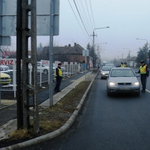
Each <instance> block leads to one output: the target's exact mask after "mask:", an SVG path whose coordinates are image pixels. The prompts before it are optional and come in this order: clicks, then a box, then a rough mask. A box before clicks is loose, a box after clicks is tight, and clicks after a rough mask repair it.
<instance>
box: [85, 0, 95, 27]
mask: <svg viewBox="0 0 150 150" xmlns="http://www.w3.org/2000/svg"><path fill="white" fill-rule="evenodd" d="M85 4H86V8H87V12H88V16H89V19H90V23H91V27H92V29H94V23H93V24H92V19H91V15H90V12H89V7H88V4H87V0H85Z"/></svg>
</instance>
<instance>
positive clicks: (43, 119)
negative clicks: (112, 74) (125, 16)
mask: <svg viewBox="0 0 150 150" xmlns="http://www.w3.org/2000/svg"><path fill="white" fill-rule="evenodd" d="M90 82H91V81H83V82H81V83H80V84H79V85H77V86H76V87H75V88H74V89H73V90H72V91H70V92H69V93H68V94H67V95H66V96H65V97H64V98H62V99H61V100H60V101H59V102H58V103H57V104H56V105H54V106H52V107H50V108H46V109H42V108H41V107H40V108H39V126H40V131H39V133H37V134H35V133H34V132H33V125H32V120H31V127H30V129H29V130H24V129H23V130H16V131H15V132H13V133H12V134H11V135H10V137H9V139H5V140H1V141H0V147H6V146H9V145H12V144H16V143H19V142H23V141H26V140H29V139H32V138H35V137H38V136H41V135H44V134H47V133H50V132H52V131H55V130H57V129H59V128H60V127H61V126H62V125H64V123H65V122H66V121H67V120H68V119H69V118H70V116H71V115H72V113H73V112H74V110H75V109H76V107H77V105H78V104H79V102H80V100H81V98H82V96H83V95H84V93H85V91H86V90H87V88H88V86H89V84H90Z"/></svg>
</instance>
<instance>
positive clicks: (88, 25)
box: [79, 0, 93, 32]
mask: <svg viewBox="0 0 150 150" xmlns="http://www.w3.org/2000/svg"><path fill="white" fill-rule="evenodd" d="M79 1H80V4H81V7H80V10H82V12H83V13H82V16H83V17H82V18H85V23H86V25H87V27H88V28H89V31H90V32H91V31H92V30H93V28H92V26H91V24H90V20H89V17H88V14H87V11H86V10H87V9H85V6H86V5H83V1H82V0H79Z"/></svg>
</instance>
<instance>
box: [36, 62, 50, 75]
mask: <svg viewBox="0 0 150 150" xmlns="http://www.w3.org/2000/svg"><path fill="white" fill-rule="evenodd" d="M37 72H42V73H44V74H48V72H49V66H44V65H42V64H41V62H37Z"/></svg>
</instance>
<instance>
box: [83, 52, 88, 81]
mask: <svg viewBox="0 0 150 150" xmlns="http://www.w3.org/2000/svg"><path fill="white" fill-rule="evenodd" d="M82 55H83V56H85V80H86V64H87V56H89V51H88V50H83V52H82Z"/></svg>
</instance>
